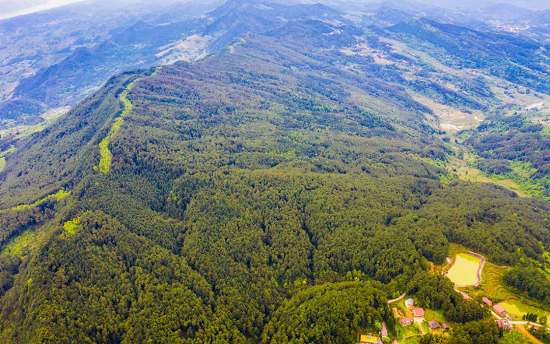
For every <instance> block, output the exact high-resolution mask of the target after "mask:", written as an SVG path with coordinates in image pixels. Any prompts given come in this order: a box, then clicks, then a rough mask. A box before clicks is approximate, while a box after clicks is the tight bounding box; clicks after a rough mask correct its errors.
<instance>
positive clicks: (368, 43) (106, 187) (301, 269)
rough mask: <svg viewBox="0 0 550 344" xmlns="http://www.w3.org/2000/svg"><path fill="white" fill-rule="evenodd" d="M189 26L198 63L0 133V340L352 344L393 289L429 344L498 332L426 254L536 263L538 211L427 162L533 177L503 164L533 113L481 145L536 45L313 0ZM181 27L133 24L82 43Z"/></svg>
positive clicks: (542, 228) (394, 324)
mask: <svg viewBox="0 0 550 344" xmlns="http://www.w3.org/2000/svg"><path fill="white" fill-rule="evenodd" d="M273 11H275V12H273ZM210 16H211V20H206V19H204V18H203V19H204V20H205V22H207V25H205V26H204V27H202V26H201V25H203V24H204V23H203V22H202V21H201V22H196V23H195V24H196V25H199V27H202V30H204V31H202V32H203V33H204V34H205V35H206V34H207V33H208V35H209V37H210V38H209V40H208V43H209V44H210V45H209V46H211V47H213V48H212V49H213V50H214V51H215V52H216V53H215V54H209V55H208V56H204V57H203V58H199V59H196V60H194V61H192V62H186V61H178V62H176V63H172V64H166V65H163V66H160V67H153V68H149V67H147V68H142V69H134V70H130V71H126V72H123V73H119V74H117V75H115V76H112V77H110V78H109V79H108V81H107V82H106V83H105V85H103V86H102V87H100V88H99V89H98V90H97V91H95V92H93V93H92V94H91V95H89V96H87V97H86V98H85V99H84V100H83V101H81V102H80V103H78V105H76V106H74V107H73V108H72V109H71V110H70V111H69V112H68V113H67V114H66V115H64V116H62V117H60V119H58V120H57V121H56V122H55V124H54V125H51V126H47V127H46V128H44V129H43V130H41V131H37V132H34V133H31V134H29V135H26V136H8V137H3V138H2V139H1V140H0V151H1V152H2V153H1V155H0V159H2V160H1V161H2V169H1V171H0V208H1V210H0V223H2V225H3V226H2V230H1V231H0V342H6V343H44V342H51V343H71V342H78V343H151V342H152V343H351V342H355V341H356V340H357V338H358V336H359V334H362V333H375V332H377V331H379V330H380V328H379V327H380V326H381V323H382V322H384V323H385V324H387V327H388V331H389V333H390V335H391V336H392V337H393V336H397V335H398V333H400V332H399V331H401V330H402V327H400V326H401V325H399V322H398V321H397V315H396V313H395V311H394V310H393V309H392V307H393V306H391V305H389V304H388V300H389V299H393V298H397V297H399V296H400V295H402V294H403V293H407V295H411V296H413V297H414V298H415V299H416V300H417V302H418V306H421V307H425V308H426V309H427V310H429V311H430V312H437V314H438V316H441V317H444V319H447V321H449V323H450V324H452V326H453V331H452V332H450V334H449V336H447V337H445V339H444V340H445V343H457V342H458V340H459V339H460V340H461V341H460V342H461V343H489V344H490V343H499V342H502V335H503V334H502V331H500V332H499V330H498V327H497V325H496V323H495V322H494V321H492V316H491V315H490V314H489V312H488V311H487V310H486V309H484V308H482V307H481V306H480V305H479V304H478V303H477V302H468V301H466V300H465V299H464V298H463V297H462V296H461V294H459V293H458V292H457V291H455V289H454V285H453V283H452V282H451V281H450V280H449V279H448V278H446V277H444V276H443V275H441V274H435V273H434V271H435V270H434V269H435V268H434V267H440V266H443V264H445V263H446V258H447V257H449V256H450V255H451V252H450V250H451V244H457V245H462V246H463V247H466V248H468V249H470V250H474V251H476V252H479V253H480V254H483V255H484V256H485V257H486V258H487V259H488V260H489V261H490V262H491V263H494V264H497V265H506V266H513V267H516V268H521V267H523V266H529V267H530V268H533V269H537V271H542V270H544V269H549V268H550V261H548V252H550V223H549V222H548V217H549V216H550V204H549V203H548V201H546V200H544V199H543V198H540V197H519V196H518V193H516V192H514V191H511V190H510V189H507V188H504V187H501V186H497V185H494V184H490V183H473V182H470V181H465V180H463V179H461V178H459V176H458V175H457V174H456V173H455V171H453V170H452V168H450V167H449V166H450V164H451V162H452V161H454V160H458V159H461V154H462V155H463V154H464V152H465V151H468V152H470V151H471V152H478V153H479V155H480V156H482V157H483V158H484V159H486V160H489V159H491V161H493V160H498V161H501V160H506V159H510V160H513V159H516V160H519V161H529V162H530V163H531V164H533V166H535V165H536V166H537V168H539V172H540V173H541V174H546V173H547V168H548V164H547V162H546V160H544V159H542V160H541V159H537V158H536V156H534V155H528V154H521V155H518V156H504V155H503V154H502V150H506V149H505V148H506V147H507V146H513V147H518V146H521V147H523V146H525V143H524V142H527V143H528V142H531V141H530V140H534V138H533V137H532V135H543V133H542V129H541V128H540V126H538V127H537V128H539V129H541V130H532V131H530V130H527V129H522V128H524V127H528V126H526V125H525V126H524V125H523V124H522V125H517V126H511V127H509V128H508V129H509V130H507V133H506V141H504V142H502V143H499V144H498V145H497V146H494V145H488V144H487V142H492V141H495V140H496V139H494V138H493V135H500V133H498V134H497V133H495V132H494V131H496V130H502V124H498V125H495V126H493V127H491V125H490V123H497V122H496V119H495V118H500V117H499V116H504V117H506V116H507V115H508V113H504V112H505V111H508V110H509V109H511V108H513V109H518V108H523V107H524V105H525V104H524V103H529V102H530V101H531V100H533V99H539V98H537V96H538V97H541V98H542V99H544V100H546V99H547V98H546V97H547V96H548V93H549V92H548V90H549V87H550V86H549V85H548V78H547V77H548V70H547V69H546V68H547V66H548V65H547V62H546V56H547V55H546V52H545V51H541V50H540V49H539V47H537V46H536V44H535V43H534V41H532V40H529V39H527V38H524V37H516V36H511V35H504V34H486V33H482V32H478V31H474V30H471V29H468V28H464V27H459V26H453V25H447V24H445V25H444V24H440V23H437V22H433V21H430V20H418V19H410V18H409V19H406V20H405V21H404V22H401V23H399V24H395V25H390V26H388V27H387V28H374V27H366V26H362V25H361V24H358V23H357V22H354V21H350V20H348V18H347V17H346V16H343V15H342V13H341V12H340V11H337V10H334V9H332V8H330V7H326V6H320V5H297V6H284V5H276V4H269V3H263V2H257V1H244V0H235V1H230V2H229V3H227V4H225V5H223V6H221V7H219V8H218V9H216V10H215V11H214V12H211V13H210ZM281 18H282V19H281ZM235 19H238V20H235ZM178 25H183V26H178ZM186 25H187V24H185V25H184V24H181V23H179V24H174V26H170V25H168V26H162V27H159V26H155V25H150V24H149V23H145V22H139V23H137V24H135V25H133V26H131V27H130V28H128V29H127V31H120V32H119V33H118V34H117V35H116V36H115V38H116V39H115V41H113V43H112V44H109V45H107V46H100V47H96V48H89V49H88V50H86V51H87V52H90V51H92V52H93V51H94V49H103V48H104V49H105V53H101V54H98V56H101V57H102V58H105V59H108V58H110V57H112V56H116V55H117V53H116V51H118V50H117V49H121V48H120V47H121V46H123V45H126V44H127V45H133V44H138V43H144V42H146V43H147V44H152V45H155V44H157V38H158V37H159V35H160V36H163V37H167V36H169V35H170V33H173V32H174V31H175V32H179V30H187V29H189V30H195V29H191V26H186ZM194 27H195V26H194ZM151 30H153V31H151ZM428 31H430V32H432V34H430V35H428V34H427V32H428ZM131 33H135V35H132V34H131ZM138 39H139V40H138ZM458 41H462V42H465V43H463V44H464V45H465V46H466V45H467V47H468V49H456V47H455V48H453V45H454V44H455V43H456V42H458ZM419 42H421V44H419ZM482 43H484V44H482ZM144 44H145V43H144ZM214 47H215V48H214ZM518 48H522V49H524V50H525V52H524V54H522V53H521V52H520V51H519V49H518ZM111 49H114V50H113V51H115V53H113V54H114V55H112V56H111V55H109V53H108V52H109V51H111ZM87 52H85V51H84V50H82V51H79V52H75V53H74V54H73V55H72V57H69V58H68V59H67V60H65V61H64V62H62V63H61V64H58V65H56V66H55V67H50V68H59V70H60V71H61V70H63V71H67V70H73V71H74V70H75V69H74V68H76V67H74V66H81V65H83V64H84V65H86V64H89V65H90V66H93V65H95V63H98V62H94V60H90V59H84V58H83V59H82V60H79V61H74V60H73V59H74V58H75V56H76V55H78V54H86V53H87ZM527 54H530V55H529V56H531V57H533V56H536V57H534V58H529V56H527ZM83 56H86V55H82V56H81V57H83ZM480 56H483V58H480ZM64 63H70V64H73V63H74V65H73V67H71V68H68V69H65V68H64ZM510 65H521V66H522V67H521V70H522V73H521V74H520V75H519V76H518V75H516V74H514V73H511V74H506V73H503V72H502V70H509V68H507V67H503V66H510ZM500 68H502V69H500ZM518 68H519V67H518ZM50 70H51V69H50ZM48 73H49V72H48ZM48 73H46V74H45V75H49V74H48ZM64 73H65V72H63V73H61V74H58V75H60V76H65V75H67V74H64ZM77 75H78V73H76V74H74V75H69V76H67V79H65V78H61V77H60V78H59V79H57V78H54V80H56V81H58V80H61V79H64V80H70V79H71V78H76V77H78V76H77ZM29 82H30V81H29ZM32 89H33V90H34V91H36V92H40V93H41V94H42V95H41V97H42V96H48V94H49V92H54V90H55V89H56V88H55V87H53V88H52V89H50V88H44V89H43V90H38V89H37V88H36V87H32ZM527 89H529V90H530V91H529V92H528V93H527ZM54 95H55V96H58V95H59V94H58V93H55V94H54ZM504 95H507V97H504ZM513 97H516V98H518V99H520V98H521V101H520V100H517V101H516V100H513V101H512V100H510V99H512V98H513ZM456 113H459V114H460V115H461V116H463V117H461V118H460V121H461V122H459V121H458V120H457V117H458V116H455V117H452V116H450V115H449V114H456ZM484 114H491V115H494V116H495V117H489V118H488V119H485V118H484V117H481V116H483V115H484ZM477 115H479V116H480V117H481V118H480V119H479V120H478V118H477V117H475V116H477ZM490 121H493V122H490ZM480 123H482V126H481V127H478V126H479V124H480ZM443 124H447V126H445V125H443ZM459 125H460V126H461V127H460V128H459ZM449 128H451V129H450V130H449ZM484 128H485V129H484ZM455 129H456V130H455ZM463 129H468V130H466V131H463ZM545 139H546V138H545ZM542 148H543V147H542ZM542 148H541V149H542ZM513 150H514V151H518V149H517V148H513ZM544 154H546V152H545V153H544ZM500 164H502V162H500ZM541 274H542V272H541ZM539 282H540V281H537V283H538V284H539V285H540V283H539ZM541 307H545V306H544V305H542V306H541ZM480 333H481V334H480ZM426 338H428V339H429V336H427V337H426ZM480 338H481V339H480ZM423 340H424V339H423ZM442 340H443V339H442ZM426 343H430V342H426ZM433 343H435V341H434V342H433Z"/></svg>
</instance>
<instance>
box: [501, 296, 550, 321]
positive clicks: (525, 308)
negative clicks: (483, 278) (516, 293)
mask: <svg viewBox="0 0 550 344" xmlns="http://www.w3.org/2000/svg"><path fill="white" fill-rule="evenodd" d="M499 305H500V306H501V307H502V308H504V310H505V311H506V312H507V313H508V314H509V315H511V316H515V317H516V320H521V316H522V315H524V314H527V313H535V314H538V316H539V317H540V316H543V315H546V316H547V317H549V318H550V312H547V311H545V310H543V309H540V308H537V307H534V306H529V305H526V304H524V303H522V302H521V301H518V300H508V301H505V302H501V303H499ZM548 324H549V325H550V319H549V321H548Z"/></svg>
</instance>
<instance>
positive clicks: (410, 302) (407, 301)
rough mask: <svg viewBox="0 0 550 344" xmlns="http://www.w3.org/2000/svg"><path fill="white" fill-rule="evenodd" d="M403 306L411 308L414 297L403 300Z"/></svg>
mask: <svg viewBox="0 0 550 344" xmlns="http://www.w3.org/2000/svg"><path fill="white" fill-rule="evenodd" d="M405 306H407V307H408V308H412V307H413V306H414V299H407V300H406V301H405Z"/></svg>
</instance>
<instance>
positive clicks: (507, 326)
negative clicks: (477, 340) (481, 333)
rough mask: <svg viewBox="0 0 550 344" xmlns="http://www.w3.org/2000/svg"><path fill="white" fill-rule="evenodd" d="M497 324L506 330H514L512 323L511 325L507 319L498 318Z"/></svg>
mask: <svg viewBox="0 0 550 344" xmlns="http://www.w3.org/2000/svg"><path fill="white" fill-rule="evenodd" d="M497 325H498V327H500V328H501V329H503V330H504V331H512V329H513V328H512V325H510V322H509V321H508V320H506V319H499V320H497Z"/></svg>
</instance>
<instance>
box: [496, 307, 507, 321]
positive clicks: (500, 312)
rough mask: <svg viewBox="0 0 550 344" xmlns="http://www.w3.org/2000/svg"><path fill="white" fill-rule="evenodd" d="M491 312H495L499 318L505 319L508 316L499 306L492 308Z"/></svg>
mask: <svg viewBox="0 0 550 344" xmlns="http://www.w3.org/2000/svg"><path fill="white" fill-rule="evenodd" d="M493 310H494V311H495V313H497V314H498V315H500V316H501V317H503V318H504V317H506V316H507V315H508V314H507V313H506V311H505V310H504V308H502V307H501V306H499V305H494V306H493Z"/></svg>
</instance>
